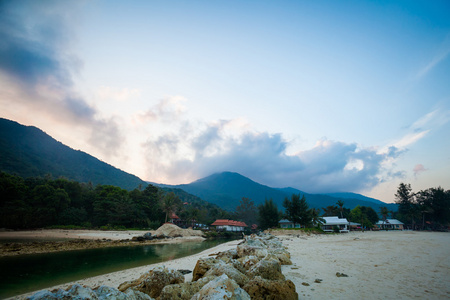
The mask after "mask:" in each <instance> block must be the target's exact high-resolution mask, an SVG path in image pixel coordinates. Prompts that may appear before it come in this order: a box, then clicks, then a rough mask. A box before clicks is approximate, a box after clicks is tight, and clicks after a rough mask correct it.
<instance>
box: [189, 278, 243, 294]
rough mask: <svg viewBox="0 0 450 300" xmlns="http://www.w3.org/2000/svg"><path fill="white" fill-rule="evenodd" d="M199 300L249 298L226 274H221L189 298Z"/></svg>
mask: <svg viewBox="0 0 450 300" xmlns="http://www.w3.org/2000/svg"><path fill="white" fill-rule="evenodd" d="M200 299H202V300H203V299H209V300H216V299H217V300H219V299H221V300H222V299H232V300H250V299H251V298H250V296H249V294H248V293H247V292H246V291H244V290H243V289H242V288H240V287H239V285H238V284H237V283H236V282H235V281H234V280H233V279H230V278H228V276H227V275H226V274H223V275H221V276H219V277H216V278H215V279H213V280H211V281H210V282H208V283H207V284H205V285H204V286H203V287H202V288H201V290H200V291H199V292H198V293H196V294H195V295H194V296H193V297H192V298H191V300H200Z"/></svg>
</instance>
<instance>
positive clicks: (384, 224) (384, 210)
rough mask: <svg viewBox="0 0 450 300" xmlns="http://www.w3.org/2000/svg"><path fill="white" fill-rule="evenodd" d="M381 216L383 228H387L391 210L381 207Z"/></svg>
mask: <svg viewBox="0 0 450 300" xmlns="http://www.w3.org/2000/svg"><path fill="white" fill-rule="evenodd" d="M380 214H381V216H382V217H383V227H384V228H386V219H387V216H388V214H389V210H388V209H387V207H386V206H383V207H380Z"/></svg>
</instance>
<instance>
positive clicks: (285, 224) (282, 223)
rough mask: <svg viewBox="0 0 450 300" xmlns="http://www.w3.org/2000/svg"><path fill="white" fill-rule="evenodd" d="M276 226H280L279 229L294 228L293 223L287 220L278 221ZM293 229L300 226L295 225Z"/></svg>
mask: <svg viewBox="0 0 450 300" xmlns="http://www.w3.org/2000/svg"><path fill="white" fill-rule="evenodd" d="M278 224H280V227H281V228H294V223H293V222H291V221H289V220H287V219H282V220H280V221H279V222H278ZM295 228H300V224H295Z"/></svg>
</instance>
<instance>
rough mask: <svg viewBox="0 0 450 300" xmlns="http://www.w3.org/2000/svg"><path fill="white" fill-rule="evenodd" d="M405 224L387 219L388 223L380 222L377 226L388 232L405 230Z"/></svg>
mask: <svg viewBox="0 0 450 300" xmlns="http://www.w3.org/2000/svg"><path fill="white" fill-rule="evenodd" d="M404 225H405V224H403V223H402V222H400V221H399V220H397V219H386V221H383V220H381V221H378V222H377V223H376V224H375V226H376V227H377V228H379V229H386V230H403V226H404Z"/></svg>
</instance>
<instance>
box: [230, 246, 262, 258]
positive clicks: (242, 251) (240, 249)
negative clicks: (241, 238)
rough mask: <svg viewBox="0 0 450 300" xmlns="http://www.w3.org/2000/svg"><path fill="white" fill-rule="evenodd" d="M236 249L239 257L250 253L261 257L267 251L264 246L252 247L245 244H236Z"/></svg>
mask: <svg viewBox="0 0 450 300" xmlns="http://www.w3.org/2000/svg"><path fill="white" fill-rule="evenodd" d="M236 251H237V254H238V256H239V257H244V256H249V255H252V256H257V257H260V258H263V257H265V256H266V255H267V254H268V253H269V252H268V250H267V249H266V248H262V247H254V246H249V245H246V244H242V245H238V246H237V247H236Z"/></svg>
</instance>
